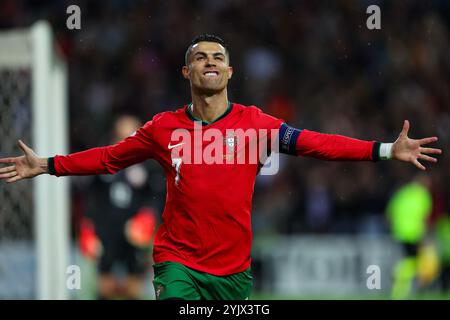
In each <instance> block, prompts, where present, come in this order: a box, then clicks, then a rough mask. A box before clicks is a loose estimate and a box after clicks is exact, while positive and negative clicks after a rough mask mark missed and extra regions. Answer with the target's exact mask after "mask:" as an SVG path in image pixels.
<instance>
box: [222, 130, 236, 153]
mask: <svg viewBox="0 0 450 320" xmlns="http://www.w3.org/2000/svg"><path fill="white" fill-rule="evenodd" d="M224 140H225V141H224V144H225V145H226V146H227V147H228V151H231V152H233V151H234V150H235V148H236V145H237V137H236V136H234V135H230V134H228V135H227V136H226V137H225V139H224Z"/></svg>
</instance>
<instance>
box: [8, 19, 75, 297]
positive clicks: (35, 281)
mask: <svg viewBox="0 0 450 320" xmlns="http://www.w3.org/2000/svg"><path fill="white" fill-rule="evenodd" d="M66 73H67V72H66V66H65V63H64V62H63V61H62V59H60V57H59V56H58V54H57V53H56V51H55V50H54V46H53V38H52V32H51V28H50V26H49V24H48V23H47V22H43V21H40V22H37V23H35V24H34V25H33V26H32V27H30V28H26V29H17V30H0V137H1V141H0V157H8V156H17V155H20V154H21V152H20V149H19V148H18V146H17V140H18V139H22V141H24V142H25V143H26V144H28V145H29V146H31V147H32V148H33V149H34V150H35V152H36V153H37V154H39V155H40V156H44V157H45V156H51V155H53V154H55V153H66V152H67V140H68V139H67V119H66V112H67V74H66ZM69 221H70V220H69V197H68V180H67V179H57V178H56V177H51V176H48V175H41V176H39V177H37V178H35V179H33V180H23V181H19V182H17V183H13V184H6V183H4V182H0V299H66V298H68V291H67V287H66V270H67V267H68V264H69V263H68V261H69Z"/></svg>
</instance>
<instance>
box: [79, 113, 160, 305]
mask: <svg viewBox="0 0 450 320" xmlns="http://www.w3.org/2000/svg"><path fill="white" fill-rule="evenodd" d="M140 126H141V123H140V122H139V120H138V119H137V118H135V117H133V116H128V115H124V116H120V117H119V118H118V119H117V120H116V122H115V126H114V137H113V139H112V143H116V142H117V141H120V140H122V139H124V138H126V137H128V136H129V135H130V134H132V133H133V132H134V131H136V130H137V128H139V127H140ZM148 178H149V172H148V170H147V168H146V167H145V165H144V164H137V165H134V166H131V167H129V168H127V169H126V170H123V171H121V172H119V173H117V174H116V175H100V176H96V177H95V178H94V179H93V181H92V184H91V185H90V187H89V188H88V189H87V190H86V191H87V197H88V210H87V213H86V217H84V218H83V219H82V222H81V226H80V237H79V240H80V242H79V244H80V250H81V252H82V254H83V255H84V256H86V257H87V258H90V259H95V260H96V261H97V263H98V265H97V266H98V273H99V276H98V281H97V297H98V299H139V298H140V297H141V295H142V291H143V286H144V276H145V273H146V271H147V266H149V265H150V262H151V261H150V259H151V255H150V254H148V253H149V251H150V245H151V243H152V237H153V230H154V228H155V223H156V216H155V210H154V209H152V206H151V204H150V203H149V200H148V199H149V198H150V197H149V194H151V189H150V184H149V179H148Z"/></svg>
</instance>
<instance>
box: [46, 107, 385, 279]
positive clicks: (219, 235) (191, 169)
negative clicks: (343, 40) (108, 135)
mask: <svg viewBox="0 0 450 320" xmlns="http://www.w3.org/2000/svg"><path fill="white" fill-rule="evenodd" d="M194 120H195V119H194V118H193V116H192V114H191V113H190V112H189V107H188V106H184V107H183V108H181V109H178V110H176V111H173V112H172V111H168V112H163V113H160V114H158V115H156V116H154V118H153V119H152V120H151V121H149V122H147V123H146V124H145V125H144V126H143V127H142V128H140V129H139V130H138V131H137V132H136V133H135V134H134V135H132V136H130V137H128V138H126V139H125V140H123V141H121V142H119V143H118V144H115V145H112V146H107V147H100V148H93V149H90V150H87V151H83V152H79V153H74V154H71V155H67V156H59V155H58V156H55V157H54V158H51V162H49V163H50V169H49V170H50V172H51V173H52V174H55V175H57V176H63V175H86V174H101V173H115V172H117V171H118V170H120V169H123V168H125V167H127V166H130V165H132V164H135V163H137V162H141V161H144V160H146V159H155V160H156V161H158V162H159V163H160V164H161V165H162V166H163V167H164V169H165V172H166V178H167V197H166V205H165V209H164V213H163V216H162V223H161V225H160V227H159V229H158V232H157V234H156V237H155V242H154V247H153V257H154V262H155V263H159V262H164V261H173V262H179V263H182V264H183V265H185V266H187V267H190V268H193V269H195V270H198V271H202V272H207V273H210V274H213V275H219V276H223V275H229V274H233V273H237V272H242V271H244V270H246V269H247V268H248V267H249V266H250V262H251V259H250V250H251V243H252V233H251V207H252V196H253V189H254V184H255V179H256V175H257V174H258V171H259V169H260V168H261V163H259V162H254V161H248V160H249V155H250V153H251V151H250V149H251V146H250V145H251V140H252V138H245V137H244V138H243V139H242V140H241V141H237V140H238V139H241V138H242V137H239V138H238V137H237V136H234V135H230V129H234V130H238V129H242V130H243V131H246V130H247V129H250V130H251V129H255V130H256V134H257V136H256V137H257V139H258V140H260V139H261V134H263V133H264V132H265V131H267V132H268V131H269V130H274V129H276V130H278V129H280V128H281V127H282V126H286V125H285V124H284V123H283V121H282V120H280V119H277V118H274V117H272V116H270V115H267V114H265V113H263V112H262V111H261V110H260V109H258V108H257V107H255V106H249V107H246V106H243V105H240V104H236V103H233V104H231V103H230V104H229V107H228V109H227V111H226V112H225V114H224V115H223V116H221V117H220V118H219V119H217V120H216V121H214V122H212V123H210V124H206V123H203V125H202V126H200V128H201V130H202V134H204V135H205V136H206V132H208V130H209V129H215V130H209V131H210V132H213V133H214V134H212V135H210V136H214V135H216V139H215V140H214V139H212V138H211V137H209V138H205V137H204V138H203V139H202V140H201V142H200V143H201V148H200V147H199V145H198V142H197V144H196V142H195V141H194V140H191V141H188V140H186V139H185V140H182V139H181V138H180V137H181V136H182V135H184V134H189V135H190V136H191V137H194V136H195V134H199V133H198V129H199V122H195V121H194ZM286 127H287V126H286ZM287 128H288V129H287V130H284V131H283V130H280V132H282V133H283V136H281V134H280V141H281V143H282V144H283V143H284V144H285V145H284V146H285V147H286V148H287V149H289V146H290V147H293V149H294V150H295V153H294V154H298V155H307V156H312V157H316V158H321V159H328V160H372V159H374V157H375V155H377V154H376V153H375V152H374V145H375V143H374V142H369V141H362V140H357V139H352V138H347V137H343V136H338V135H326V134H321V133H316V132H313V131H308V130H297V129H295V130H294V129H293V128H291V127H287ZM195 130H197V131H196V132H194V131H195ZM294 131H295V132H294ZM177 132H178V133H180V134H175V133H177ZM220 136H221V137H223V139H222V141H218V139H217V137H220ZM294 136H295V140H293V141H291V137H294ZM174 137H175V138H174ZM270 137H271V136H269V137H268V138H269V139H268V144H269V145H270V142H273V141H271V140H270ZM283 137H284V140H283ZM212 141H214V143H215V145H216V146H218V145H219V146H220V145H221V146H222V147H223V150H221V151H223V158H224V159H226V157H227V156H230V152H231V154H233V155H234V156H236V155H237V154H239V153H240V152H241V151H243V152H244V154H245V157H246V161H244V163H239V162H238V161H231V163H226V161H225V160H224V162H223V163H206V162H207V161H206V162H205V160H204V159H200V160H202V161H200V162H198V161H196V159H195V155H194V156H193V154H190V155H189V156H191V160H192V161H189V159H188V158H186V156H188V155H187V154H186V153H189V151H186V150H192V152H193V153H195V152H196V150H197V151H198V150H200V149H201V150H203V151H205V152H206V151H207V148H208V146H211V144H213V142H212ZM239 146H240V147H242V148H244V149H245V150H240V149H239ZM183 148H185V149H183ZM218 150H219V149H216V150H215V151H211V150H209V152H208V154H210V155H213V156H214V155H215V156H217V155H218V154H217V153H219V155H218V156H219V157H222V154H221V153H220V152H218ZM230 150H231V151H230ZM260 151H261V150H259V149H258V154H260ZM246 152H247V153H246ZM291 153H292V152H291ZM174 154H177V155H178V156H175V157H174ZM201 156H202V153H201V152H200V157H201ZM236 157H237V156H236ZM186 159H188V161H186ZM235 159H236V158H235ZM197 160H199V158H197ZM374 160H375V159H374ZM149 196H150V195H149Z"/></svg>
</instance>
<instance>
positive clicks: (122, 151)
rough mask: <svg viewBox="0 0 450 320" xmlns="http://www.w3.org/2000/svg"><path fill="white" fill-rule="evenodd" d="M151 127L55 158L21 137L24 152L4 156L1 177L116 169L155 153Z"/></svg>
mask: <svg viewBox="0 0 450 320" xmlns="http://www.w3.org/2000/svg"><path fill="white" fill-rule="evenodd" d="M150 127H151V121H149V122H147V123H146V125H144V127H142V128H141V129H139V130H138V131H137V132H136V133H135V134H134V135H132V136H130V137H128V138H126V139H124V140H122V141H120V142H119V143H117V144H114V145H110V146H106V147H99V148H92V149H89V150H86V151H82V152H77V153H72V154H69V155H66V156H62V155H57V156H55V157H51V158H41V157H39V156H37V155H36V154H35V153H34V151H33V150H32V149H31V148H29V147H28V146H26V145H25V144H24V143H23V142H22V141H20V140H19V147H20V148H21V149H22V151H23V153H24V154H23V155H22V156H20V157H13V158H3V159H0V163H7V164H9V166H7V167H4V168H0V179H2V180H6V182H16V181H19V180H22V179H26V178H33V177H35V176H37V175H40V174H43V173H49V174H52V175H56V176H68V175H93V174H105V173H115V172H117V171H119V170H121V169H124V168H126V167H128V166H131V165H133V164H135V163H138V162H142V161H144V160H146V159H149V158H151V157H152V156H153V152H154V149H155V148H154V147H153V142H152V139H151V134H150Z"/></svg>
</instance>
